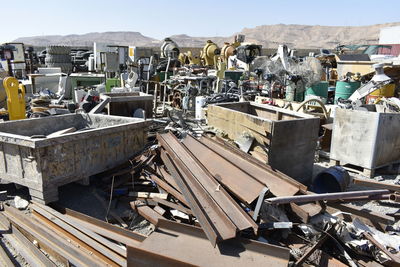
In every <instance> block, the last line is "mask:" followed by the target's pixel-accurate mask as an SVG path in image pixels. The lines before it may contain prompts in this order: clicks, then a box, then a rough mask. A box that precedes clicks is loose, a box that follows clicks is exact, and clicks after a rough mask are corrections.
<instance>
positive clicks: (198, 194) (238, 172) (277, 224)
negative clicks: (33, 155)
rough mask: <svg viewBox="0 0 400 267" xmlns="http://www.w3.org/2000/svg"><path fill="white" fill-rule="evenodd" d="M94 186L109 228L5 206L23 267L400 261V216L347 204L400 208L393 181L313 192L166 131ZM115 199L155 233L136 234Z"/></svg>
mask: <svg viewBox="0 0 400 267" xmlns="http://www.w3.org/2000/svg"><path fill="white" fill-rule="evenodd" d="M96 178H97V179H98V180H101V181H105V183H104V184H103V185H102V186H100V188H102V189H103V190H102V192H101V194H97V193H95V194H94V195H95V196H96V198H97V199H98V203H99V204H100V205H101V206H103V207H104V208H105V209H106V210H107V215H106V218H110V220H109V222H105V221H102V220H99V219H97V218H95V217H91V216H89V215H86V214H83V213H80V212H78V211H75V210H72V209H69V208H66V207H63V206H62V205H60V204H53V205H50V206H46V205H43V204H40V203H38V202H31V203H30V204H29V206H28V208H27V209H26V210H25V211H21V210H23V209H25V208H26V206H24V205H22V206H21V205H16V204H18V203H20V201H21V200H20V199H19V200H15V201H8V200H5V198H3V200H5V201H4V202H3V203H2V211H1V212H0V226H1V227H2V230H4V231H3V232H2V234H1V235H2V237H3V239H5V240H6V241H7V242H8V243H9V244H11V246H12V247H14V248H18V253H19V254H20V255H21V256H22V257H23V258H24V259H25V260H26V261H27V263H28V264H29V265H31V266H38V265H44V266H54V265H58V266H60V265H61V266H62V265H65V266H69V264H72V265H74V266H249V265H253V264H260V265H265V264H270V265H273V266H288V265H291V266H302V265H305V264H306V265H307V264H308V265H314V266H329V265H336V266H341V265H343V266H345V265H350V266H371V265H374V266H379V264H382V265H385V266H396V265H399V264H400V255H399V249H400V236H399V235H398V233H399V230H400V224H399V223H398V217H399V214H391V215H386V214H379V213H375V212H366V211H364V210H363V209H361V208H359V207H358V206H356V205H353V204H348V203H349V202H357V201H365V200H374V199H386V200H387V199H390V200H392V201H393V202H398V201H399V200H400V195H399V194H398V193H396V192H399V191H400V186H398V185H389V184H384V183H380V182H371V181H366V180H360V179H355V180H354V183H357V184H362V185H364V186H369V187H372V188H374V190H364V191H351V192H340V193H324V194H315V193H312V192H310V191H308V190H307V187H306V186H304V185H303V184H301V183H299V182H297V181H296V180H294V179H292V178H290V177H289V176H287V175H285V174H283V173H282V172H279V171H277V170H275V169H273V168H271V167H270V166H269V165H266V164H263V163H261V162H260V161H258V160H257V159H255V158H253V157H251V156H250V155H248V154H247V153H245V152H243V151H241V150H240V149H238V148H236V147H234V146H233V145H231V144H229V143H227V142H225V141H224V140H222V139H220V138H210V137H207V136H205V135H203V136H201V137H200V138H195V137H193V136H191V135H183V134H182V135H181V136H180V139H178V138H177V137H176V136H175V135H174V134H173V133H172V132H167V133H161V134H160V133H159V134H157V137H156V140H155V141H154V142H152V143H151V144H150V145H148V146H147V149H145V151H144V152H143V153H142V154H141V155H138V156H137V157H135V158H133V159H132V160H130V161H129V163H126V164H123V165H120V166H119V167H116V168H114V169H111V170H108V171H106V172H103V173H101V174H99V175H97V177H96ZM103 196H104V198H103ZM116 199H118V200H119V201H120V202H122V203H123V202H124V203H126V204H128V205H129V207H130V208H131V212H132V213H134V212H137V213H138V214H140V215H141V216H142V217H143V218H145V219H146V220H147V221H149V222H150V223H151V224H152V225H154V228H155V229H153V228H151V230H150V231H148V232H149V233H146V235H145V234H142V233H139V232H135V231H132V230H131V229H132V226H133V224H134V222H135V220H134V219H132V218H131V217H129V216H125V215H124V216H121V214H119V213H117V212H116V211H114V209H113V207H114V206H113V205H112V203H113V201H114V200H116ZM107 202H108V203H107ZM26 204H28V203H26ZM82 205H83V203H82ZM15 206H17V207H18V208H19V209H20V210H18V209H17V207H15ZM127 218H128V219H127ZM129 221H130V222H129ZM396 221H397V222H396ZM112 222H113V223H115V224H113V223H112ZM3 252H4V251H0V253H3ZM3 254H4V253H3ZM4 255H5V254H4ZM7 261H8V257H6V258H4V259H3V262H6V263H7ZM8 263H9V262H8ZM5 266H7V265H5Z"/></svg>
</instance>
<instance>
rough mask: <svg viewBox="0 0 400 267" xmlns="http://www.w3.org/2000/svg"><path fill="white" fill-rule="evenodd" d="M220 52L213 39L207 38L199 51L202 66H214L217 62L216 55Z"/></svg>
mask: <svg viewBox="0 0 400 267" xmlns="http://www.w3.org/2000/svg"><path fill="white" fill-rule="evenodd" d="M220 54H221V50H220V49H219V48H218V46H217V45H216V44H215V43H213V41H211V40H208V41H207V43H206V45H205V46H204V47H203V50H202V51H201V55H200V57H201V59H202V61H203V65H204V66H215V65H216V64H217V57H218V56H219V55H220Z"/></svg>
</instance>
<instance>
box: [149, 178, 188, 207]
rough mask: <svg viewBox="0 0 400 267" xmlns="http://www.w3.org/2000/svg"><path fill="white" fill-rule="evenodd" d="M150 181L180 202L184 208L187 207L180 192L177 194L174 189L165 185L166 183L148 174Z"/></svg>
mask: <svg viewBox="0 0 400 267" xmlns="http://www.w3.org/2000/svg"><path fill="white" fill-rule="evenodd" d="M150 179H152V180H153V181H154V182H156V184H157V185H158V186H159V187H161V188H162V189H164V190H165V191H167V193H169V194H171V195H173V196H174V197H175V198H176V199H177V200H179V201H180V202H182V203H183V204H185V205H186V206H188V205H189V204H188V203H187V201H186V199H185V198H184V196H183V195H182V194H181V193H180V192H178V191H177V190H176V189H175V188H173V187H172V186H170V185H169V184H167V183H166V182H164V181H163V180H161V179H160V178H158V177H157V176H156V175H154V174H150Z"/></svg>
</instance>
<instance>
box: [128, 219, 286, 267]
mask: <svg viewBox="0 0 400 267" xmlns="http://www.w3.org/2000/svg"><path fill="white" fill-rule="evenodd" d="M165 244H168V245H165ZM139 248H140V249H142V250H143V251H145V252H146V254H147V255H158V256H163V257H167V258H169V259H174V260H175V261H177V262H183V263H190V264H192V265H195V266H208V267H216V266H230V267H236V266H240V267H243V266H277V267H280V266H285V267H286V266H287V265H288V261H289V257H290V253H289V249H287V248H284V247H279V246H274V245H270V244H267V243H261V242H257V241H254V240H249V239H245V238H235V239H233V240H227V241H224V242H222V243H220V244H219V245H218V247H212V246H210V243H209V241H208V239H207V237H206V235H205V234H204V232H203V231H202V229H201V228H199V227H194V226H190V225H186V224H181V223H176V222H172V221H168V220H160V221H159V225H158V227H157V229H156V231H155V232H153V233H151V234H150V236H149V237H148V238H147V239H146V240H145V241H143V243H142V244H141V246H140V247H139ZM134 252H135V251H132V252H131V251H129V249H128V266H129V261H130V259H129V256H130V254H131V253H132V257H134V256H135V254H133V253H134ZM150 253H151V254H150ZM147 255H146V256H147ZM161 266H164V265H161ZM167 266H168V265H167Z"/></svg>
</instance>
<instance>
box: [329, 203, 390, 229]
mask: <svg viewBox="0 0 400 267" xmlns="http://www.w3.org/2000/svg"><path fill="white" fill-rule="evenodd" d="M327 205H328V206H330V207H332V208H335V209H338V210H341V211H344V212H348V213H351V214H353V215H356V216H359V217H361V218H365V219H367V220H370V221H371V222H375V223H383V224H385V225H388V224H392V223H394V222H396V220H395V218H393V217H391V216H388V215H385V214H381V213H378V212H374V211H370V210H366V209H363V208H362V207H359V206H355V205H351V204H342V203H331V202H328V204H327Z"/></svg>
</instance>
